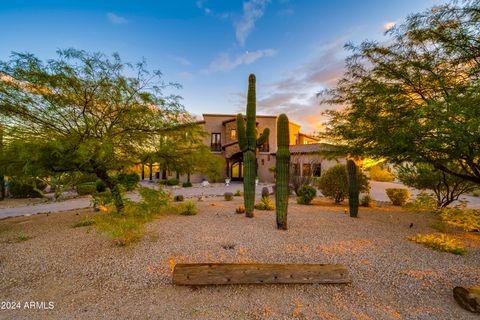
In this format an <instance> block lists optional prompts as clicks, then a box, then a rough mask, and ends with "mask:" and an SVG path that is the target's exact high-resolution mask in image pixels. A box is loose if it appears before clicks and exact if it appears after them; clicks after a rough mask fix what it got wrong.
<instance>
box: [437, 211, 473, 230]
mask: <svg viewBox="0 0 480 320" xmlns="http://www.w3.org/2000/svg"><path fill="white" fill-rule="evenodd" d="M440 219H442V221H444V222H446V223H447V224H449V225H451V226H454V227H458V228H462V229H464V230H466V231H480V210H475V209H467V210H465V209H464V210H462V209H459V208H442V209H441V210H440Z"/></svg>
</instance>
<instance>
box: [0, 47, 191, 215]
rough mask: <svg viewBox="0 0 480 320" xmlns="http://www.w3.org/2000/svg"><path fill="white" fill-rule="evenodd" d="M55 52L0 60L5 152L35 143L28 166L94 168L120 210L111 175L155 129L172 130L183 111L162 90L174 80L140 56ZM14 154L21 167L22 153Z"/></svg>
mask: <svg viewBox="0 0 480 320" xmlns="http://www.w3.org/2000/svg"><path fill="white" fill-rule="evenodd" d="M57 54H58V58H57V59H52V60H48V61H46V62H42V61H41V60H39V59H38V58H37V57H35V56H34V55H33V54H29V53H13V54H12V56H11V60H9V61H6V62H0V116H3V117H5V122H4V136H5V140H6V145H5V152H6V153H8V150H9V149H10V148H13V147H15V148H19V147H20V148H21V149H22V150H28V149H31V150H35V157H37V158H39V160H38V161H37V162H36V163H34V164H33V165H35V166H41V167H42V169H44V170H45V171H47V172H50V173H52V174H53V173H61V172H84V173H95V174H96V175H97V176H98V178H99V179H101V180H103V181H104V182H105V183H106V185H107V186H108V188H109V189H110V190H111V192H112V195H113V197H114V200H115V206H116V208H117V210H118V211H121V209H122V208H123V200H122V196H121V194H120V189H119V185H118V182H117V181H116V180H115V179H114V175H115V174H116V173H117V172H118V171H121V170H122V169H124V168H126V167H128V166H130V165H131V164H132V163H137V162H139V159H140V157H141V156H142V155H143V154H144V153H145V150H149V149H151V147H152V145H153V144H155V143H156V142H157V141H158V139H159V136H165V135H168V134H169V133H171V132H175V131H176V128H177V126H178V125H180V124H181V125H185V124H186V123H189V122H190V118H189V116H188V115H186V114H185V113H184V110H183V107H182V106H181V105H180V104H179V103H178V97H177V96H165V95H164V94H163V92H162V90H163V89H164V88H165V87H167V86H171V85H174V86H175V84H167V83H164V82H163V80H162V76H161V73H160V72H159V71H153V72H150V71H148V70H147V69H146V67H145V62H140V63H138V64H135V65H132V64H129V63H124V62H122V60H121V59H120V57H119V56H118V54H114V55H113V56H112V57H111V58H109V57H107V56H105V55H104V54H101V53H88V52H85V51H80V50H75V49H67V50H59V51H57ZM25 154H28V152H25ZM31 154H33V153H31ZM11 159H12V158H10V160H11ZM8 160H9V159H3V161H2V163H3V164H5V163H6V165H8ZM15 161H17V162H22V161H23V162H24V164H25V165H24V168H25V169H27V166H28V164H29V161H30V160H29V158H28V157H22V158H15Z"/></svg>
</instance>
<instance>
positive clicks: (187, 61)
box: [169, 56, 192, 67]
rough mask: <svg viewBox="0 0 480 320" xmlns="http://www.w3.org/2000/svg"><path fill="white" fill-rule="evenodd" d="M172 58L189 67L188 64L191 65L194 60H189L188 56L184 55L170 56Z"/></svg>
mask: <svg viewBox="0 0 480 320" xmlns="http://www.w3.org/2000/svg"><path fill="white" fill-rule="evenodd" d="M169 57H170V59H172V60H173V61H175V62H176V63H178V64H180V65H182V66H184V67H188V66H191V65H192V62H191V61H190V60H188V59H187V58H184V57H180V56H169Z"/></svg>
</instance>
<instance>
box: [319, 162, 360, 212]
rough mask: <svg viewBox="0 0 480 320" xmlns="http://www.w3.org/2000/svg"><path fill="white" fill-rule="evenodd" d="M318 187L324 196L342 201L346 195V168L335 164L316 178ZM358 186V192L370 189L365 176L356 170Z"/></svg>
mask: <svg viewBox="0 0 480 320" xmlns="http://www.w3.org/2000/svg"><path fill="white" fill-rule="evenodd" d="M318 187H319V189H320V191H321V192H322V194H323V195H324V196H325V197H328V198H331V199H333V200H335V203H340V202H342V201H343V200H344V199H345V198H346V197H347V196H348V179H347V168H346V166H345V165H343V164H337V165H335V166H333V167H331V168H330V169H328V170H327V171H326V172H325V173H324V174H323V175H322V176H321V177H320V179H319V180H318ZM358 188H359V191H360V192H367V191H368V190H370V186H369V185H368V179H367V177H366V176H365V175H364V174H363V173H362V172H360V170H358Z"/></svg>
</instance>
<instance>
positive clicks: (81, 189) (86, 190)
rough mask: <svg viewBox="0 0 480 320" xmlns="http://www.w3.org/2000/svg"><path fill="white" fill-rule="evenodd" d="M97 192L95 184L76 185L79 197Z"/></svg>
mask: <svg viewBox="0 0 480 320" xmlns="http://www.w3.org/2000/svg"><path fill="white" fill-rule="evenodd" d="M96 192H97V186H96V184H95V182H85V183H81V184H79V185H77V193H78V195H79V196H84V195H87V194H95V193H96Z"/></svg>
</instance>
